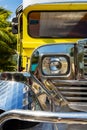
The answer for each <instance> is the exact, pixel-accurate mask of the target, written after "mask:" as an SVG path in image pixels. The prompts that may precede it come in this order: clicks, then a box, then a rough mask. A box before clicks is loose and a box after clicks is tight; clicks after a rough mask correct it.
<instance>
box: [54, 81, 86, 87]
mask: <svg viewBox="0 0 87 130" xmlns="http://www.w3.org/2000/svg"><path fill="white" fill-rule="evenodd" d="M51 81H52V82H53V83H54V84H55V85H58V84H61V85H69V86H70V85H87V81H86V80H55V79H54V80H51Z"/></svg>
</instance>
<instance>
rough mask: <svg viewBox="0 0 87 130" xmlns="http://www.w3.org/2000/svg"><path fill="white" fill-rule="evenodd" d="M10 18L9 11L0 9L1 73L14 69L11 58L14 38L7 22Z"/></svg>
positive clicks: (14, 47) (14, 43)
mask: <svg viewBox="0 0 87 130" xmlns="http://www.w3.org/2000/svg"><path fill="white" fill-rule="evenodd" d="M10 16H11V12H10V11H8V10H6V9H4V8H2V7H0V70H2V71H8V70H9V71H10V70H13V69H14V62H12V58H11V57H12V55H13V54H15V49H16V36H14V35H13V34H12V31H11V30H12V29H11V22H10V21H9V20H8V18H9V17H10Z"/></svg>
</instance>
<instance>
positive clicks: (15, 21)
mask: <svg viewBox="0 0 87 130" xmlns="http://www.w3.org/2000/svg"><path fill="white" fill-rule="evenodd" d="M12 33H13V34H17V33H18V18H17V17H15V18H13V19H12Z"/></svg>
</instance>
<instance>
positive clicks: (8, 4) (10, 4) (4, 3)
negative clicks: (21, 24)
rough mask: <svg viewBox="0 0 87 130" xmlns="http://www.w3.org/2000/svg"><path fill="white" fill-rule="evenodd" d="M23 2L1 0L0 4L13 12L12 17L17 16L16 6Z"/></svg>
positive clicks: (19, 0)
mask: <svg viewBox="0 0 87 130" xmlns="http://www.w3.org/2000/svg"><path fill="white" fill-rule="evenodd" d="M21 3H22V0H0V6H2V7H3V8H5V9H7V10H10V11H11V12H12V15H11V19H12V17H14V16H15V11H16V8H17V7H18V6H19V5H21Z"/></svg>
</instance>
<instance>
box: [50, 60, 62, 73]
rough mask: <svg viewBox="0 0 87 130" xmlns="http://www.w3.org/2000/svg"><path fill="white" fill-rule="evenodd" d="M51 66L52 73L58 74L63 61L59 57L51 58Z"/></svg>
mask: <svg viewBox="0 0 87 130" xmlns="http://www.w3.org/2000/svg"><path fill="white" fill-rule="evenodd" d="M49 66H50V70H51V73H53V74H56V73H57V74H58V73H59V72H60V70H61V67H62V63H61V61H60V59H59V58H51V60H50V64H49Z"/></svg>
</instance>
